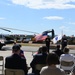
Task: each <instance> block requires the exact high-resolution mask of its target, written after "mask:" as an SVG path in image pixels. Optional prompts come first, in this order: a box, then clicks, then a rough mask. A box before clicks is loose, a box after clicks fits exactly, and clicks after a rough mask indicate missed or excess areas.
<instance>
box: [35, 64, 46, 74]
mask: <svg viewBox="0 0 75 75" xmlns="http://www.w3.org/2000/svg"><path fill="white" fill-rule="evenodd" d="M44 66H46V64H36V66H35V74H36V75H40V70H41V69H42V67H44Z"/></svg>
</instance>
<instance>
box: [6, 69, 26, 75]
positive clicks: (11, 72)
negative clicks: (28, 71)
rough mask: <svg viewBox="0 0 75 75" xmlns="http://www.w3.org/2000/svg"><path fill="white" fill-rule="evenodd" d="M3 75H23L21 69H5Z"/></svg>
mask: <svg viewBox="0 0 75 75" xmlns="http://www.w3.org/2000/svg"><path fill="white" fill-rule="evenodd" d="M5 75H25V73H24V71H23V70H21V69H7V68H5Z"/></svg>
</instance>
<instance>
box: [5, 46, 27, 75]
mask: <svg viewBox="0 0 75 75" xmlns="http://www.w3.org/2000/svg"><path fill="white" fill-rule="evenodd" d="M12 52H13V54H12V55H11V56H8V57H6V58H5V68H8V69H22V70H23V71H24V72H25V75H27V72H28V68H27V63H26V59H24V58H21V57H20V55H19V53H20V47H19V46H18V45H14V46H13V47H12Z"/></svg>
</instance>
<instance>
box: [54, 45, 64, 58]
mask: <svg viewBox="0 0 75 75" xmlns="http://www.w3.org/2000/svg"><path fill="white" fill-rule="evenodd" d="M53 52H54V53H55V54H57V55H58V56H59V57H60V55H61V54H64V52H63V51H62V50H61V49H60V45H59V44H58V45H57V46H56V50H55V51H53Z"/></svg>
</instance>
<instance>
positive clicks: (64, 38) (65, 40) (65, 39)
mask: <svg viewBox="0 0 75 75" xmlns="http://www.w3.org/2000/svg"><path fill="white" fill-rule="evenodd" d="M61 45H62V51H63V49H64V48H65V47H66V46H67V37H66V35H63V37H62V41H61Z"/></svg>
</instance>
